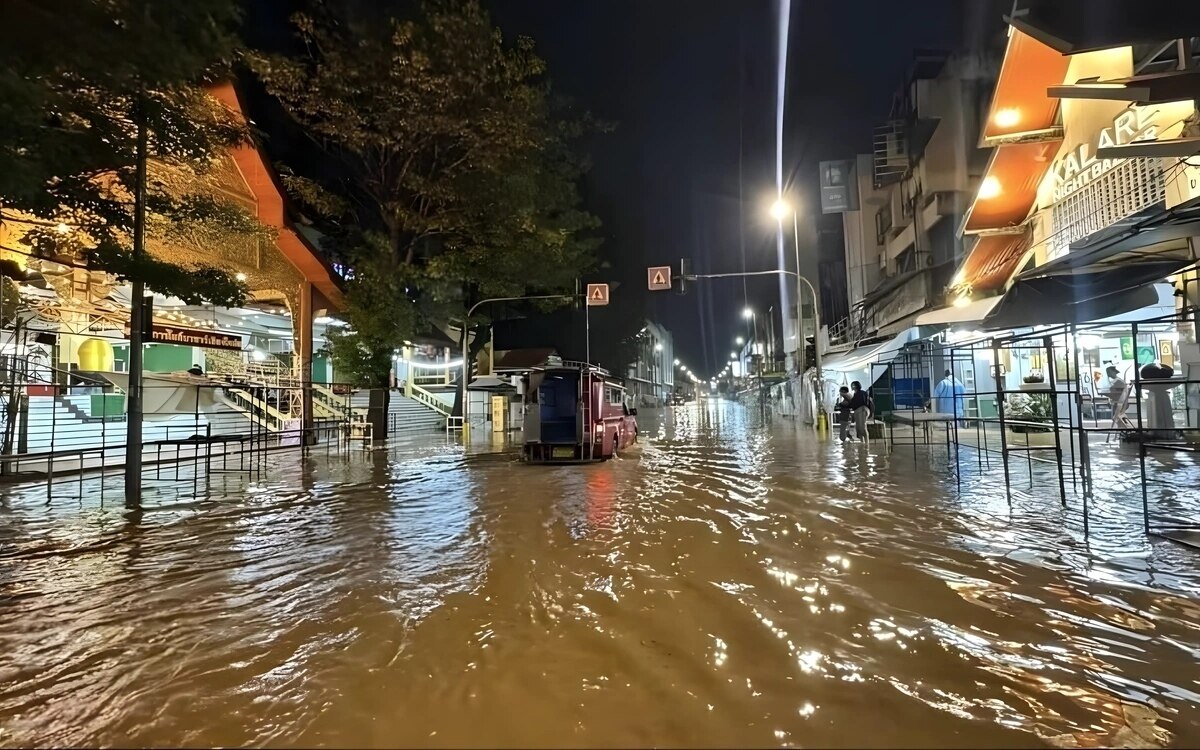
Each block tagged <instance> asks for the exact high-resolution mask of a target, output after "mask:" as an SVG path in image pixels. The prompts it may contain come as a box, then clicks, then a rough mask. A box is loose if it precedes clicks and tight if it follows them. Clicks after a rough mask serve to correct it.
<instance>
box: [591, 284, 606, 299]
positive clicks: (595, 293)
mask: <svg viewBox="0 0 1200 750" xmlns="http://www.w3.org/2000/svg"><path fill="white" fill-rule="evenodd" d="M592 299H604V287H599V286H598V287H595V288H593V289H592Z"/></svg>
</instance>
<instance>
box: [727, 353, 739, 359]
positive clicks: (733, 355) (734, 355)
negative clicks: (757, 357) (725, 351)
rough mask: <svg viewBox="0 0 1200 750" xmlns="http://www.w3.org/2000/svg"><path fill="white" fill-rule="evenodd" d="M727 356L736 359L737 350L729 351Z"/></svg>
mask: <svg viewBox="0 0 1200 750" xmlns="http://www.w3.org/2000/svg"><path fill="white" fill-rule="evenodd" d="M729 358H730V359H737V352H730V353H729Z"/></svg>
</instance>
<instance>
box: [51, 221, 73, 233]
mask: <svg viewBox="0 0 1200 750" xmlns="http://www.w3.org/2000/svg"><path fill="white" fill-rule="evenodd" d="M54 231H56V232H58V233H59V234H66V233H67V232H70V231H71V228H70V227H69V226H67V225H66V224H64V223H62V222H61V221H60V222H58V225H57V226H55V227H54Z"/></svg>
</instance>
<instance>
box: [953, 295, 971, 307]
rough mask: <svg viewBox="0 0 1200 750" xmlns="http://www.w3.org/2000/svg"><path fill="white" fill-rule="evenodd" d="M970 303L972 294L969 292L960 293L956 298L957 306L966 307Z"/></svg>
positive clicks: (955, 303)
mask: <svg viewBox="0 0 1200 750" xmlns="http://www.w3.org/2000/svg"><path fill="white" fill-rule="evenodd" d="M969 304H971V296H970V295H968V294H960V295H959V296H958V297H955V298H954V306H955V307H966V306H967V305H969Z"/></svg>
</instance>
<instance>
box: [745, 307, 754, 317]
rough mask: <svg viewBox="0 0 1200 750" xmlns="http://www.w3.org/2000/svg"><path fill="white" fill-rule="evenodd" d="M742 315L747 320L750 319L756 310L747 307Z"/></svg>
mask: <svg viewBox="0 0 1200 750" xmlns="http://www.w3.org/2000/svg"><path fill="white" fill-rule="evenodd" d="M742 317H743V318H745V319H746V320H750V319H751V318H753V317H754V311H753V310H751V309H750V308H748V307H747V308H746V309H745V310H742Z"/></svg>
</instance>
